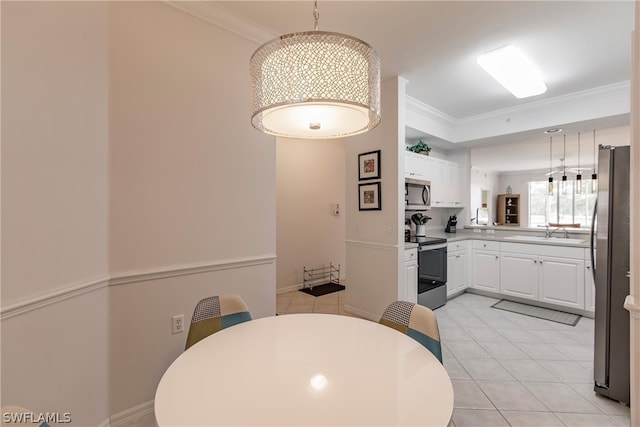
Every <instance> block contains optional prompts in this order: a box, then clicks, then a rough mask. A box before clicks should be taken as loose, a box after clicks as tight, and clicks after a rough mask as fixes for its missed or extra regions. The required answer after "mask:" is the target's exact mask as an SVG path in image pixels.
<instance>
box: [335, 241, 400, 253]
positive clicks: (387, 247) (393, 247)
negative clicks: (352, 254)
mask: <svg viewBox="0 0 640 427" xmlns="http://www.w3.org/2000/svg"><path fill="white" fill-rule="evenodd" d="M344 242H345V244H346V245H347V246H357V247H361V248H369V249H378V250H381V251H397V250H398V247H399V246H398V245H397V244H393V243H377V242H365V241H362V240H345V241H344Z"/></svg>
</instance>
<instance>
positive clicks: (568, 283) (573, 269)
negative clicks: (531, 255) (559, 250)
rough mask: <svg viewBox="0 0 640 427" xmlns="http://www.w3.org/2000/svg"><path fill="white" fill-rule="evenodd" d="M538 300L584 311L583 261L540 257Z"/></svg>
mask: <svg viewBox="0 0 640 427" xmlns="http://www.w3.org/2000/svg"><path fill="white" fill-rule="evenodd" d="M538 263H539V268H540V276H539V277H540V279H539V281H540V296H539V300H540V301H544V302H548V303H551V304H556V305H563V306H567V307H573V308H580V309H584V308H585V305H584V288H585V282H584V270H585V268H584V260H583V259H569V258H551V257H545V256H541V257H540V258H539V261H538Z"/></svg>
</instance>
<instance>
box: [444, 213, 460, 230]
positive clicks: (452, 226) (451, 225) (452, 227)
mask: <svg viewBox="0 0 640 427" xmlns="http://www.w3.org/2000/svg"><path fill="white" fill-rule="evenodd" d="M457 224H458V218H457V217H456V216H455V215H451V216H450V217H449V221H447V228H445V229H444V232H445V233H455V232H456V225H457Z"/></svg>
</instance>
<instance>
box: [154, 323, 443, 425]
mask: <svg viewBox="0 0 640 427" xmlns="http://www.w3.org/2000/svg"><path fill="white" fill-rule="evenodd" d="M154 406H155V408H154V409H155V416H156V421H157V423H158V425H159V426H161V427H164V426H216V425H225V426H237V425H242V426H311V425H313V426H374V425H375V426H413V425H422V426H446V425H447V424H448V423H449V421H450V419H451V414H452V411H453V387H452V385H451V380H450V378H449V375H448V374H447V372H446V371H445V369H444V367H443V366H442V364H440V362H439V361H438V360H437V359H436V358H435V357H434V356H433V354H431V352H429V351H428V350H427V349H426V348H424V347H423V346H422V345H421V344H420V343H418V342H417V341H415V340H413V339H412V338H410V337H409V336H407V335H405V334H402V333H401V332H398V331H396V330H394V329H391V328H389V327H387V326H383V325H380V324H378V323H375V322H371V321H368V320H364V319H359V318H354V317H349V316H341V315H331V314H288V315H284V316H273V317H265V318H261V319H256V320H252V321H249V322H245V323H240V324H238V325H235V326H232V327H229V328H227V329H223V330H222V331H220V332H217V333H215V334H213V335H210V336H209V337H207V338H205V339H203V340H202V341H200V342H198V343H197V344H195V345H194V346H192V347H190V348H189V349H188V350H186V351H185V352H184V353H182V354H181V355H180V356H179V357H178V358H177V359H176V360H175V361H174V362H173V363H172V364H171V366H169V368H168V369H167V371H166V372H165V373H164V375H163V377H162V379H161V380H160V383H159V385H158V388H157V390H156V396H155V403H154Z"/></svg>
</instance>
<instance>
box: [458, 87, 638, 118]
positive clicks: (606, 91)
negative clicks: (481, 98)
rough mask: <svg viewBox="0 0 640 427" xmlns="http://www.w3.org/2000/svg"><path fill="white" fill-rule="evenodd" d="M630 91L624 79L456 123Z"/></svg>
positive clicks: (597, 98) (570, 103)
mask: <svg viewBox="0 0 640 427" xmlns="http://www.w3.org/2000/svg"><path fill="white" fill-rule="evenodd" d="M630 93H631V82H630V81H628V80H627V81H624V82H619V83H613V84H610V85H605V86H599V87H596V88H592V89H587V90H583V91H579V92H573V93H569V94H567V95H560V96H556V97H554V98H549V99H545V100H541V101H533V102H530V103H527V104H524V105H518V106H516V107H510V108H503V109H501V110H495V111H490V112H488V113H484V114H478V115H475V116H468V117H463V118H460V119H457V120H456V122H457V124H464V123H470V122H474V121H484V120H487V119H493V118H496V117H499V118H501V117H510V116H514V115H523V113H534V112H541V111H548V110H550V109H551V108H558V107H566V106H570V105H575V104H584V103H595V102H602V99H603V98H610V97H619V96H629V94H630Z"/></svg>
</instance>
